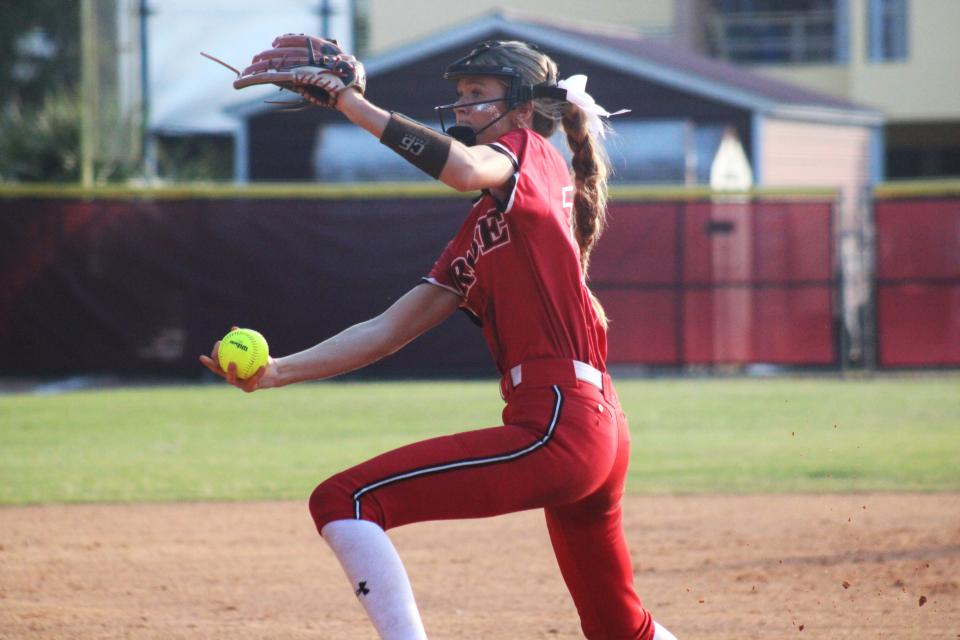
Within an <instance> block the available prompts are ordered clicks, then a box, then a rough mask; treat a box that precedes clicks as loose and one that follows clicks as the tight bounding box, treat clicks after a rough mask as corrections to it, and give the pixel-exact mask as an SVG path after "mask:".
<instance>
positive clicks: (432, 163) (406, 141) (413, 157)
mask: <svg viewBox="0 0 960 640" xmlns="http://www.w3.org/2000/svg"><path fill="white" fill-rule="evenodd" d="M380 142H381V143H382V144H383V145H385V146H387V147H390V148H391V149H393V150H394V151H396V152H397V153H398V154H400V157H401V158H403V159H404V160H406V161H407V162H409V163H410V164H412V165H413V166H415V167H416V168H418V169H420V170H421V171H423V172H425V173H426V174H428V175H429V176H431V177H433V178H439V177H440V173H441V172H442V171H443V167H444V165H446V164H447V158H448V157H449V156H450V144H451V143H452V142H453V138H451V137H450V136H448V135H444V134H442V133H439V132H437V131H434V130H433V129H431V128H430V127H426V126H424V125H422V124H420V123H419V122H417V121H416V120H411V119H410V118H408V117H406V116H404V115H401V114H399V113H391V114H390V121H389V122H388V123H387V127H386V129H384V130H383V135H382V136H380Z"/></svg>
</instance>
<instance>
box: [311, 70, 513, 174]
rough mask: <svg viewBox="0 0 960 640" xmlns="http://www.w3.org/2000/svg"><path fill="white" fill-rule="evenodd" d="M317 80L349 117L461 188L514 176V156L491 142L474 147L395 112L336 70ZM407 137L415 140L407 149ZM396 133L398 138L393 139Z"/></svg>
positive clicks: (410, 160)
mask: <svg viewBox="0 0 960 640" xmlns="http://www.w3.org/2000/svg"><path fill="white" fill-rule="evenodd" d="M314 83H315V85H316V86H318V87H320V88H322V89H324V90H326V91H330V92H332V93H335V94H337V100H336V109H337V110H338V111H340V112H341V113H343V114H344V115H345V116H346V117H347V119H349V120H350V121H351V122H353V123H354V124H355V125H357V126H358V127H361V128H363V129H366V130H367V131H369V132H370V133H371V134H373V135H374V136H376V137H377V139H378V140H380V141H381V142H384V144H387V146H389V147H391V148H392V149H393V150H394V151H396V152H397V153H399V154H400V155H401V156H402V157H404V158H405V159H406V160H408V161H409V162H411V163H412V164H413V165H414V166H416V167H417V168H418V169H421V170H423V171H425V172H426V173H428V174H430V175H431V176H433V177H434V178H436V179H438V180H440V182H442V183H444V184H445V185H447V186H448V187H452V188H453V189H456V190H457V191H460V192H464V191H478V190H480V189H493V188H497V187H500V186H502V185H503V184H505V183H506V182H507V180H509V179H510V178H511V176H513V173H514V171H515V169H514V166H513V163H512V162H511V161H510V159H509V158H507V157H506V156H505V155H503V154H502V153H500V152H498V151H494V150H493V149H491V148H490V147H488V146H486V145H477V146H474V147H468V146H466V145H465V144H463V143H462V142H460V141H459V140H454V139H453V138H451V137H450V136H448V135H445V134H442V133H439V132H436V131H432V130H430V129H428V128H427V127H424V126H423V125H421V124H419V123H417V122H414V121H412V120H408V119H406V118H403V117H398V116H396V115H391V114H390V113H389V112H387V111H385V110H384V109H382V108H380V107H378V106H377V105H375V104H373V103H372V102H370V101H369V100H367V99H366V98H365V97H364V96H363V94H362V93H360V92H359V91H354V90H351V89H346V90H344V88H343V82H342V81H341V80H340V79H339V78H338V77H337V76H335V75H333V74H321V75H319V76H318V77H317V78H316V79H315V80H314ZM385 133H386V134H387V135H386V137H385V135H384V134H385ZM405 136H406V140H409V141H410V144H408V145H406V148H404V146H403V145H404V142H405ZM394 137H395V138H396V139H397V142H396V143H393V144H391V143H390V140H391V139H392V138H394Z"/></svg>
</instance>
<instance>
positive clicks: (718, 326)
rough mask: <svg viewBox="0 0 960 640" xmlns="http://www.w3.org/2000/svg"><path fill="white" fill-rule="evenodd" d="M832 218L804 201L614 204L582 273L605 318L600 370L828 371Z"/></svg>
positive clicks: (832, 356) (827, 206)
mask: <svg viewBox="0 0 960 640" xmlns="http://www.w3.org/2000/svg"><path fill="white" fill-rule="evenodd" d="M832 212H833V203H832V202H807V201H804V202H786V201H771V202H751V201H740V202H737V201H724V202H709V201H701V202H677V203H630V204H624V205H621V204H617V205H615V206H614V207H613V208H611V212H610V213H611V215H610V226H609V230H608V233H607V235H606V236H605V237H604V238H603V240H601V243H600V246H599V247H598V249H597V251H596V252H595V254H594V258H593V265H592V267H591V283H592V286H593V287H594V288H595V289H596V290H597V291H598V292H599V293H598V295H599V297H600V299H601V301H602V302H603V303H604V304H605V305H607V306H608V307H610V308H613V309H615V310H616V313H615V314H614V313H611V314H610V315H611V316H614V317H615V319H616V322H614V323H612V324H611V327H610V339H609V342H610V360H611V362H615V363H616V362H637V363H647V364H675V365H683V364H708V365H709V364H717V363H735V364H736V363H749V362H769V363H776V364H806V365H830V364H834V363H836V362H837V345H836V342H837V340H836V331H835V327H836V325H837V323H836V322H835V320H834V318H835V315H836V313H835V310H834V286H835V285H834V277H833V272H834V264H833V262H834V261H833V244H832V233H833V232H832ZM610 308H608V313H609V312H610ZM627 318H629V320H628V321H625V320H626V319H627Z"/></svg>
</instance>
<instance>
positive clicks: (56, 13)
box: [0, 0, 80, 106]
mask: <svg viewBox="0 0 960 640" xmlns="http://www.w3.org/2000/svg"><path fill="white" fill-rule="evenodd" d="M79 24H80V3H79V2H74V1H73V0H70V1H64V0H4V2H3V19H2V20H0V60H4V61H5V62H4V64H2V65H0V87H3V88H4V99H3V102H4V103H8V102H11V101H18V102H19V103H20V104H21V105H23V106H29V105H33V106H38V105H40V104H42V103H43V102H44V100H45V99H46V96H47V93H48V92H49V91H50V90H51V89H53V88H56V89H63V90H72V89H74V88H75V87H76V86H77V83H78V81H79V78H80V27H79Z"/></svg>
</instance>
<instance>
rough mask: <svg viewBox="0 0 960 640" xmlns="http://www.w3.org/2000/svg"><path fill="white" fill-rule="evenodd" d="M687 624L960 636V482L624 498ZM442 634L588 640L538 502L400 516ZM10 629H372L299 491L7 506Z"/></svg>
mask: <svg viewBox="0 0 960 640" xmlns="http://www.w3.org/2000/svg"><path fill="white" fill-rule="evenodd" d="M626 513H627V516H626V518H627V519H626V523H625V525H626V530H627V534H628V538H629V541H630V545H631V548H632V549H633V552H634V559H635V572H636V582H637V586H638V588H639V590H640V593H641V596H642V597H643V599H644V602H645V604H646V605H647V606H648V608H650V609H651V610H652V611H653V612H654V615H655V616H656V618H657V619H658V620H660V621H661V622H663V623H664V624H665V625H666V626H668V627H669V628H670V629H671V630H673V631H674V633H676V634H677V635H678V636H679V637H680V638H681V640H684V639H691V638H717V639H721V638H722V639H730V640H734V639H735V640H745V639H750V638H757V639H760V638H763V639H770V638H830V639H835V638H858V639H861V638H898V639H902V638H946V639H957V638H960V495H957V494H922V495H918V494H893V495H890V494H883V495H877V494H863V495H824V496H818V495H786V496H696V497H644V496H631V497H629V498H628V500H627V504H626ZM391 536H392V537H393V539H394V541H395V542H396V544H397V547H398V548H399V550H400V552H401V554H402V555H403V557H404V558H405V560H406V562H407V565H408V569H409V572H410V575H411V578H412V580H413V583H414V588H415V589H416V591H417V597H418V601H419V604H420V608H421V610H422V612H423V615H424V619H425V622H426V625H427V630H428V632H429V633H430V637H431V639H434V640H441V639H454V638H457V639H462V638H471V639H476V638H484V639H486V638H494V639H510V640H513V639H526V638H550V639H563V638H567V639H569V638H579V637H581V634H580V631H579V626H578V622H577V619H576V613H575V611H574V608H573V604H572V602H571V601H570V599H569V596H568V595H567V594H566V591H565V590H564V587H563V584H562V581H561V578H560V574H559V571H558V570H557V568H556V565H555V564H554V561H553V557H552V554H551V551H550V546H549V541H548V538H547V534H546V531H545V527H544V524H543V521H542V515H541V514H540V513H539V512H528V513H522V514H515V515H510V516H504V517H500V518H494V519H489V520H475V521H464V522H438V523H426V524H418V525H411V526H408V527H404V528H401V529H397V530H395V531H393V532H391ZM0 637H2V638H39V639H49V638H80V639H87V638H148V639H151V638H157V639H160V638H163V639H165V640H167V639H176V638H223V639H227V638H229V639H231V640H244V639H254V638H256V639H258V640H259V639H264V638H285V639H298V638H350V639H351V640H361V639H365V638H366V639H373V638H375V635H374V633H373V631H372V629H371V627H370V626H369V624H368V623H367V622H366V620H365V618H364V616H363V613H362V610H361V608H360V605H359V604H358V603H357V602H356V601H355V597H354V595H353V592H352V590H351V588H350V586H349V585H348V584H347V582H346V579H345V578H344V577H343V575H342V574H341V572H340V570H339V568H338V566H337V565H336V562H335V560H334V559H333V556H332V555H331V553H330V552H329V551H328V550H327V548H326V546H325V545H324V544H323V542H322V541H321V540H320V538H319V537H318V536H317V535H316V533H315V531H314V530H313V526H312V522H311V521H310V518H309V515H308V512H307V508H306V503H305V501H304V502H274V503H229V504H222V503H188V504H146V505H143V504H140V505H79V506H42V507H4V508H0Z"/></svg>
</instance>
